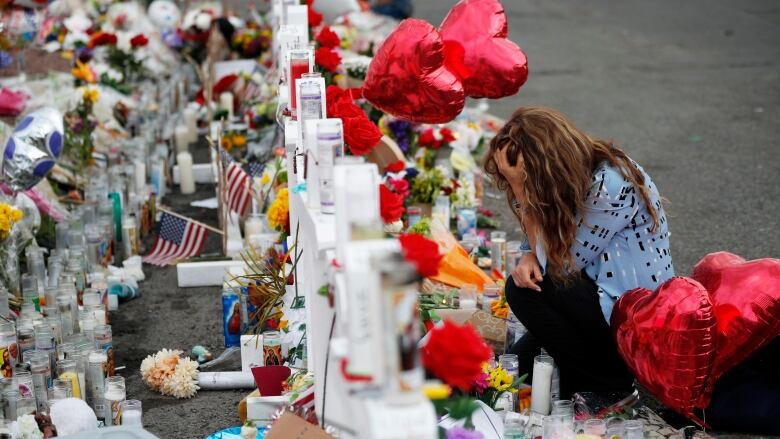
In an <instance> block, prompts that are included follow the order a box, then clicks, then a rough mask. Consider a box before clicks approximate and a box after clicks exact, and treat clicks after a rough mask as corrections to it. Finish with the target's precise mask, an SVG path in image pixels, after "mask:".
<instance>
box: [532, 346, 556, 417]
mask: <svg viewBox="0 0 780 439" xmlns="http://www.w3.org/2000/svg"><path fill="white" fill-rule="evenodd" d="M552 375H553V358H552V357H550V356H549V355H537V356H536V358H534V377H533V381H532V383H531V411H533V412H536V413H539V414H541V415H545V416H547V415H549V414H550V387H551V385H552Z"/></svg>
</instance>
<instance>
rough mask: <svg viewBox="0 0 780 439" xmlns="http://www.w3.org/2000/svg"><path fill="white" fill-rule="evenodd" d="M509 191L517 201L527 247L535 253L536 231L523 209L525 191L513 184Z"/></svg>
mask: <svg viewBox="0 0 780 439" xmlns="http://www.w3.org/2000/svg"><path fill="white" fill-rule="evenodd" d="M511 190H512V193H513V194H514V196H515V200H517V201H518V203H520V206H521V218H522V223H523V230H524V231H525V235H526V237H527V238H528V245H529V246H530V247H531V251H532V252H536V230H535V226H534V223H533V221H532V219H531V216H530V215H528V212H527V211H526V209H525V190H524V189H523V188H522V187H520V186H517V185H515V184H512V185H511Z"/></svg>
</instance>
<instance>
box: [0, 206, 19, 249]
mask: <svg viewBox="0 0 780 439" xmlns="http://www.w3.org/2000/svg"><path fill="white" fill-rule="evenodd" d="M23 216H24V214H23V213H22V211H21V210H19V209H17V208H15V207H13V206H11V205H9V204H6V203H0V240H3V239H5V238H7V237H8V235H9V234H10V233H11V229H13V227H14V224H16V223H18V222H19V221H21V219H22V217H23Z"/></svg>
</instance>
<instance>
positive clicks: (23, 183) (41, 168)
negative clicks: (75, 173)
mask: <svg viewBox="0 0 780 439" xmlns="http://www.w3.org/2000/svg"><path fill="white" fill-rule="evenodd" d="M64 143H65V132H64V127H63V122H62V114H60V112H59V111H57V110H55V109H54V108H42V109H40V110H36V111H34V112H32V113H30V114H28V115H27V116H25V117H24V119H22V121H21V122H19V125H17V126H16V128H14V131H13V133H12V134H11V137H10V138H9V139H8V141H7V142H6V144H5V148H4V149H3V167H2V169H3V181H4V182H5V183H6V184H7V185H8V186H9V187H10V188H11V189H12V190H14V191H24V190H27V189H30V188H31V187H33V186H35V185H36V184H38V182H39V181H41V179H43V177H45V176H46V175H47V174H48V173H49V171H51V169H52V168H53V167H54V164H55V163H56V161H57V159H58V158H59V157H60V154H62V148H63V145H64Z"/></svg>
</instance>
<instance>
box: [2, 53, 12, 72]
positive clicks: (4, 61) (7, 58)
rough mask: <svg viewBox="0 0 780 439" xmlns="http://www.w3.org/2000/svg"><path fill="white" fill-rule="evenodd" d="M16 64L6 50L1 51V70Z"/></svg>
mask: <svg viewBox="0 0 780 439" xmlns="http://www.w3.org/2000/svg"><path fill="white" fill-rule="evenodd" d="M13 62H14V58H13V57H12V56H11V54H10V53H8V52H6V51H5V50H0V69H4V68H6V67H8V66H10V65H11V63H13Z"/></svg>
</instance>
